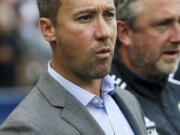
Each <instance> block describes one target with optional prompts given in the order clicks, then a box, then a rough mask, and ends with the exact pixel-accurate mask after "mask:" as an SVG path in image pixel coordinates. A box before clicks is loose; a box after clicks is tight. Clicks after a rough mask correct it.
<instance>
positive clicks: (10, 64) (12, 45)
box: [0, 0, 51, 123]
mask: <svg viewBox="0 0 180 135" xmlns="http://www.w3.org/2000/svg"><path fill="white" fill-rule="evenodd" d="M38 19H39V13H38V9H37V5H36V0H0V123H2V121H3V120H4V119H5V118H6V117H7V115H8V114H9V113H10V112H11V111H12V110H13V109H14V107H16V106H17V104H18V103H19V102H20V101H21V100H22V99H23V98H24V96H25V95H26V94H27V93H28V91H29V90H30V89H31V87H32V86H33V85H34V84H35V83H36V81H37V79H38V77H39V76H40V75H41V74H42V72H43V71H44V70H45V68H46V65H47V63H48V61H49V59H50V57H51V52H50V47H49V45H48V43H47V42H46V41H45V40H44V39H43V37H42V35H41V33H40V31H39V28H38Z"/></svg>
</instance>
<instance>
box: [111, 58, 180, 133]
mask: <svg viewBox="0 0 180 135" xmlns="http://www.w3.org/2000/svg"><path fill="white" fill-rule="evenodd" d="M111 76H112V77H113V78H114V80H115V81H116V83H117V84H118V85H119V86H120V87H121V88H125V89H127V90H129V91H130V92H132V93H133V94H134V95H135V96H136V97H137V99H138V100H139V102H140V104H141V106H142V109H143V111H144V115H145V122H146V127H147V130H148V132H149V135H156V133H155V132H156V131H155V130H157V132H158V134H159V135H180V85H178V84H175V83H173V82H170V81H168V80H167V79H164V80H163V81H161V82H149V81H145V80H143V79H142V78H140V77H139V76H137V75H135V74H134V73H133V72H131V71H130V70H129V69H128V68H127V67H126V66H125V65H124V64H123V63H122V62H121V61H120V59H119V57H117V55H115V56H114V58H113V62H112V68H111ZM150 132H151V133H150ZM152 132H154V133H152Z"/></svg>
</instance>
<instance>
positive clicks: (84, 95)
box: [48, 62, 114, 106]
mask: <svg viewBox="0 0 180 135" xmlns="http://www.w3.org/2000/svg"><path fill="white" fill-rule="evenodd" d="M48 72H49V74H50V75H51V76H52V77H53V78H54V79H55V80H56V81H57V82H58V83H60V84H61V85H62V86H63V87H64V88H65V89H66V90H67V91H68V92H69V93H71V94H72V95H73V96H74V97H75V98H76V99H78V100H79V101H80V102H81V103H82V104H83V105H84V106H87V105H88V104H89V103H90V102H91V101H92V100H93V99H94V97H96V95H94V94H92V93H90V92H88V91H86V90H85V89H83V88H81V87H79V86H78V85H76V84H74V83H72V82H70V81H69V80H66V79H65V78H64V77H62V76H61V75H60V74H58V73H57V72H56V71H55V70H54V69H52V68H51V65H50V62H49V63H48ZM113 92H114V81H113V80H112V78H111V77H110V76H109V75H106V76H105V77H104V78H103V79H102V81H101V96H103V95H105V94H108V93H110V94H112V93H113Z"/></svg>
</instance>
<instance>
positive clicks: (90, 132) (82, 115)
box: [61, 94, 105, 135]
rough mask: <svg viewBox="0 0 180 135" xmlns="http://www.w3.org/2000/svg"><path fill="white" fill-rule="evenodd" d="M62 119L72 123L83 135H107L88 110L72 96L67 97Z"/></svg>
mask: <svg viewBox="0 0 180 135" xmlns="http://www.w3.org/2000/svg"><path fill="white" fill-rule="evenodd" d="M66 99H67V100H66V103H65V107H64V109H63V112H62V115H61V118H62V119H64V120H66V121H67V122H68V123H71V124H72V125H73V126H74V127H75V128H76V129H78V130H79V131H80V132H81V133H82V134H83V135H105V133H104V131H103V130H102V129H101V127H100V126H99V125H98V124H97V122H96V121H95V120H94V118H93V117H92V116H91V114H90V113H89V112H88V110H87V109H86V108H85V107H84V106H83V105H82V104H81V103H80V102H79V101H78V100H76V99H75V98H74V97H73V96H72V95H70V94H67V95H66Z"/></svg>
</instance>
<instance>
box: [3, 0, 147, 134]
mask: <svg viewBox="0 0 180 135" xmlns="http://www.w3.org/2000/svg"><path fill="white" fill-rule="evenodd" d="M38 6H39V11H40V29H41V31H42V34H43V36H44V38H45V39H46V40H47V41H48V42H49V43H50V46H51V48H52V59H51V61H50V62H49V64H48V68H47V71H45V73H44V74H43V75H42V76H41V77H40V79H39V81H38V83H37V85H36V86H35V87H34V89H32V90H31V92H30V93H29V94H28V96H27V97H26V98H25V99H24V100H23V101H22V103H21V104H20V105H19V106H18V107H17V108H16V109H15V110H14V111H13V112H12V113H11V114H10V116H9V117H8V118H7V119H6V121H5V122H4V123H3V124H2V125H1V127H0V135H105V134H107V135H146V129H145V126H144V121H143V115H142V112H141V108H140V106H139V104H138V102H137V100H136V99H135V98H134V97H133V96H132V95H131V94H130V93H129V92H127V91H125V90H122V89H119V90H117V92H115V91H114V90H115V86H114V83H113V81H112V80H111V78H110V76H108V75H107V74H108V73H109V71H110V65H111V60H112V55H113V50H114V45H115V40H116V29H117V26H116V19H115V14H116V13H115V7H114V2H113V0H78V1H77V0H64V1H61V0H38Z"/></svg>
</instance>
